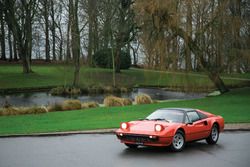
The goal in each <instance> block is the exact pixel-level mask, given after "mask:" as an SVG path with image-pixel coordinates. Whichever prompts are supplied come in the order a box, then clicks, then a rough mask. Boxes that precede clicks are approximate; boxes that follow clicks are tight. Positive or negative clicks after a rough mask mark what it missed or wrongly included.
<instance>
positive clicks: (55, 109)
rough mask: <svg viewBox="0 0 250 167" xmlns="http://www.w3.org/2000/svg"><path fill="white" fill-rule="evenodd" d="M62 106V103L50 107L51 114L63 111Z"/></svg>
mask: <svg viewBox="0 0 250 167" xmlns="http://www.w3.org/2000/svg"><path fill="white" fill-rule="evenodd" d="M62 106H63V104H62V103H55V104H53V105H50V106H48V107H47V108H48V111H49V112H54V111H63V109H62Z"/></svg>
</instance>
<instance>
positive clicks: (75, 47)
mask: <svg viewBox="0 0 250 167" xmlns="http://www.w3.org/2000/svg"><path fill="white" fill-rule="evenodd" d="M69 6H70V7H71V8H72V12H73V15H72V16H73V17H72V28H71V36H72V53H73V58H74V65H75V70H74V81H73V86H74V87H79V80H80V31H79V25H78V14H77V13H78V0H75V1H74V0H69Z"/></svg>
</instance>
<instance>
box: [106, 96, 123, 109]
mask: <svg viewBox="0 0 250 167" xmlns="http://www.w3.org/2000/svg"><path fill="white" fill-rule="evenodd" d="M103 104H104V105H105V106H106V107H111V106H123V101H122V98H119V97H115V96H107V97H105V98H104V101H103Z"/></svg>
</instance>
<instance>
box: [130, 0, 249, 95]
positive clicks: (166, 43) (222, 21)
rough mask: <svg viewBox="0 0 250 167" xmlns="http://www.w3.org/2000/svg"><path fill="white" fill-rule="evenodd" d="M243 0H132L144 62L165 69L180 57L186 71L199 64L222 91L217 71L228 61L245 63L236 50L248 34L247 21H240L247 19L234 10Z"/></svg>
mask: <svg viewBox="0 0 250 167" xmlns="http://www.w3.org/2000/svg"><path fill="white" fill-rule="evenodd" d="M243 2H244V1H241V0H238V1H237V2H236V1H235V2H232V1H230V0H222V1H217V0H212V1H198V0H187V1H184V0H168V1H166V0H137V1H136V3H135V5H134V10H135V11H136V18H137V21H138V23H139V26H140V27H141V31H142V33H141V35H140V40H141V43H142V44H143V47H144V50H145V54H146V64H147V65H148V66H149V67H151V68H154V67H156V68H160V69H168V70H169V69H172V68H176V66H178V64H182V63H183V62H184V63H183V64H184V67H185V69H186V70H187V71H191V70H192V71H195V70H199V68H202V69H203V71H206V72H207V74H208V77H209V78H210V79H211V81H212V82H213V83H214V85H215V86H216V88H217V89H218V90H219V91H220V92H222V93H224V92H227V91H228V88H227V87H226V86H225V84H224V82H223V80H222V79H221V77H220V75H219V74H220V73H221V72H225V71H226V70H227V69H228V68H229V67H230V65H231V64H234V65H236V67H234V66H233V68H235V69H237V68H241V67H242V66H243V65H244V64H243V63H240V60H241V59H242V56H241V54H240V53H241V52H242V51H243V49H242V46H244V45H243V44H242V43H244V41H247V39H248V38H249V37H247V29H248V28H247V27H249V22H247V23H248V24H246V23H245V24H243V23H242V22H243V20H245V21H246V19H244V18H243V17H242V15H243V14H242V13H241V12H240V11H239V10H241V9H242V8H243V6H244V5H243ZM245 14H246V12H245ZM243 28H244V29H243ZM242 30H244V31H243V33H240V31H242ZM227 39H231V40H227ZM243 39H244V40H243ZM176 48H178V50H176ZM231 48H233V49H231ZM229 50H230V51H229ZM234 51H235V52H234ZM173 55H174V56H173ZM245 60H248V58H246V59H245ZM176 61H177V63H176ZM241 61H242V60H241ZM237 63H238V64H237ZM241 69H242V68H241Z"/></svg>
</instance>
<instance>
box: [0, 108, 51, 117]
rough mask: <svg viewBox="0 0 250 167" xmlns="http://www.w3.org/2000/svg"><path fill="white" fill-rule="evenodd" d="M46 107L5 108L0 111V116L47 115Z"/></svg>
mask: <svg viewBox="0 0 250 167" xmlns="http://www.w3.org/2000/svg"><path fill="white" fill-rule="evenodd" d="M47 112H48V110H47V108H46V107H44V106H41V107H7V108H3V109H1V112H0V116H6V115H24V114H41V113H47Z"/></svg>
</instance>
